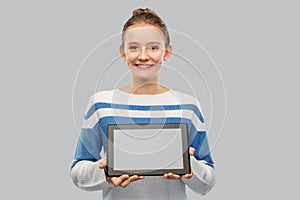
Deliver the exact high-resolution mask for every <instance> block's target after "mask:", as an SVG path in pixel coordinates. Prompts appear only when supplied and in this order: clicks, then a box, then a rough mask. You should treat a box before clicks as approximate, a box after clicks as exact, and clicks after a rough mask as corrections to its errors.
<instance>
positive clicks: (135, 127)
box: [106, 123, 190, 176]
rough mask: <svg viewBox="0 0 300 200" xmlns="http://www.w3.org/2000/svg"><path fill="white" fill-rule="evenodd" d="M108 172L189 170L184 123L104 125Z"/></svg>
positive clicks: (158, 173) (119, 174)
mask: <svg viewBox="0 0 300 200" xmlns="http://www.w3.org/2000/svg"><path fill="white" fill-rule="evenodd" d="M107 136H108V140H107V141H108V143H107V170H106V171H107V175H108V176H121V175H123V174H128V175H142V176H158V175H163V174H165V173H169V172H171V173H174V174H178V175H183V174H188V173H190V156H189V142H188V130H187V124H186V123H172V124H170V123H167V124H112V125H108V126H107Z"/></svg>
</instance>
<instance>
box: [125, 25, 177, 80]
mask: <svg viewBox="0 0 300 200" xmlns="http://www.w3.org/2000/svg"><path fill="white" fill-rule="evenodd" d="M123 44H124V46H121V47H120V54H121V56H122V58H123V60H124V61H125V62H126V63H127V64H128V67H129V69H130V70H131V72H132V76H133V78H134V80H140V81H143V82H145V81H147V82H157V81H158V78H159V71H160V68H161V64H162V62H163V61H166V60H167V59H168V58H169V57H170V55H171V53H172V47H171V45H169V46H168V47H167V48H166V47H165V38H164V35H163V33H162V31H161V30H160V29H159V28H158V27H156V26H153V25H150V24H136V25H132V26H129V27H128V29H127V30H126V33H125V34H124V37H123Z"/></svg>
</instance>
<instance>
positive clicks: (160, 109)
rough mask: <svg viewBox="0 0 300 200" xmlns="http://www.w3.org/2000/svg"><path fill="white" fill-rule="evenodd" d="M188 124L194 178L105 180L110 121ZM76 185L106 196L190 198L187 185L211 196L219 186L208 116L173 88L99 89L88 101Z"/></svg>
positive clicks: (76, 163)
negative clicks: (122, 183) (147, 91)
mask: <svg viewBox="0 0 300 200" xmlns="http://www.w3.org/2000/svg"><path fill="white" fill-rule="evenodd" d="M145 123H187V124H188V137H189V142H190V147H193V148H195V154H194V156H191V159H190V160H191V168H192V172H193V176H192V178H190V179H186V178H184V177H182V178H181V179H180V180H167V179H165V178H163V177H160V176H150V177H147V176H146V177H145V178H144V179H142V180H138V181H135V182H132V183H130V184H129V185H128V186H127V187H126V188H122V187H114V186H113V185H111V184H109V183H108V182H107V181H106V176H105V173H104V171H103V170H100V169H99V164H100V162H101V160H102V159H104V158H105V153H106V151H107V138H106V136H107V132H106V131H107V125H108V124H145ZM71 177H72V180H73V182H74V184H75V185H76V186H77V187H79V188H81V189H83V190H87V191H95V190H102V194H103V199H104V200H107V199H117V200H119V199H145V200H146V199H147V200H148V199H149V200H152V199H153V200H156V199H172V200H176V199H180V200H184V199H187V197H186V193H185V191H186V188H185V186H186V185H187V186H188V187H189V188H190V189H192V190H193V191H195V192H196V193H199V194H202V195H204V194H206V193H207V192H209V191H210V190H211V188H212V187H213V186H214V184H215V173H214V162H213V160H212V156H211V154H210V149H209V145H208V140H207V136H206V130H205V125H204V118H203V115H202V112H201V108H200V104H199V102H198V100H197V99H196V98H194V97H192V96H190V95H187V94H184V93H181V92H178V91H174V90H169V91H167V92H164V93H162V94H154V95H137V94H128V93H125V92H123V91H121V90H119V89H115V90H109V91H100V92H97V93H95V94H94V95H93V96H92V97H91V98H90V100H89V102H88V106H87V110H86V113H85V116H84V121H83V124H82V129H81V133H80V137H79V140H78V143H77V147H76V152H75V160H74V162H73V163H72V166H71Z"/></svg>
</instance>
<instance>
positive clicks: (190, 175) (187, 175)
mask: <svg viewBox="0 0 300 200" xmlns="http://www.w3.org/2000/svg"><path fill="white" fill-rule="evenodd" d="M192 176H193V172H192V170H191V173H190V174H186V175H184V178H186V179H190V178H192Z"/></svg>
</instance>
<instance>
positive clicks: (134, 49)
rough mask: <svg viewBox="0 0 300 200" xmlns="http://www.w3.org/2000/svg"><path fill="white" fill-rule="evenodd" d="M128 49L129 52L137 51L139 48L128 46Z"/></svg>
mask: <svg viewBox="0 0 300 200" xmlns="http://www.w3.org/2000/svg"><path fill="white" fill-rule="evenodd" d="M128 49H129V51H137V50H138V49H139V47H138V46H136V45H130V46H129V47H128Z"/></svg>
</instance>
